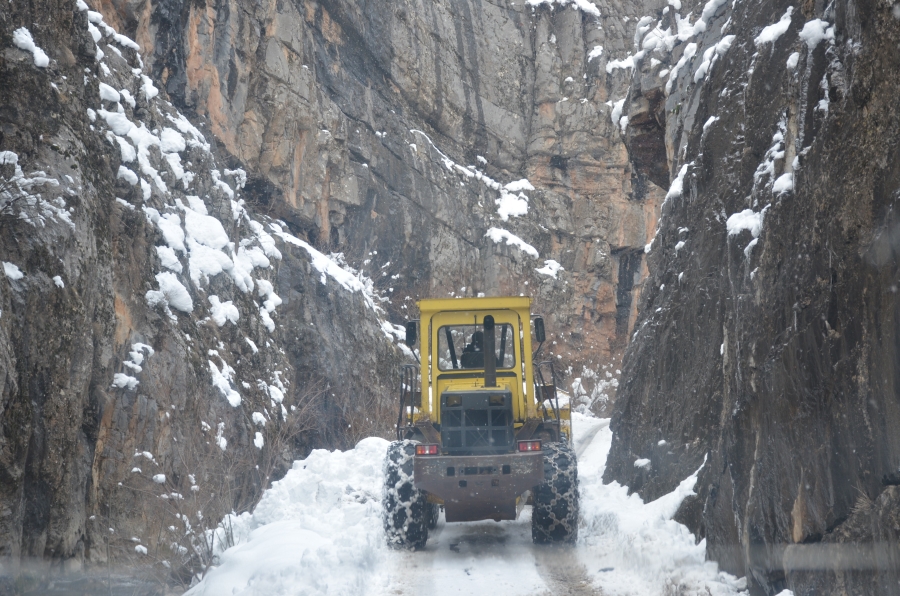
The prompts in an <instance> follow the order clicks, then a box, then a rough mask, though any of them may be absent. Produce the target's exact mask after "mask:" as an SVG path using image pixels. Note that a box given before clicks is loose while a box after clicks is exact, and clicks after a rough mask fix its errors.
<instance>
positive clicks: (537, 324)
mask: <svg viewBox="0 0 900 596" xmlns="http://www.w3.org/2000/svg"><path fill="white" fill-rule="evenodd" d="M534 339H535V340H536V341H537V342H538V343H543V342H544V340H546V339H547V336H546V334H545V333H544V318H543V317H535V318H534Z"/></svg>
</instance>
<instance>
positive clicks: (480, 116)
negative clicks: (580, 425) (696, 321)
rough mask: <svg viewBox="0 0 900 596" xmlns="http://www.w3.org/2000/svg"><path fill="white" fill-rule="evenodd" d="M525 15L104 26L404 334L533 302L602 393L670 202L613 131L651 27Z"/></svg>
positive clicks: (609, 18) (176, 14)
mask: <svg viewBox="0 0 900 596" xmlns="http://www.w3.org/2000/svg"><path fill="white" fill-rule="evenodd" d="M532 4H536V6H533V5H530V4H528V3H522V2H508V1H504V2H500V3H489V2H482V1H480V0H478V1H474V0H466V1H457V0H453V1H442V2H393V3H391V4H390V6H385V5H383V4H381V3H372V2H348V1H343V0H335V1H325V2H305V3H302V4H296V3H294V4H291V3H281V2H277V3H276V2H269V3H257V4H254V5H253V6H248V5H246V4H245V3H238V2H232V1H227V0H226V1H221V2H219V1H214V2H207V3H200V4H198V3H187V2H186V3H177V2H171V3H159V4H155V3H152V2H149V1H148V0H143V1H141V2H130V1H127V0H110V1H109V2H108V3H106V4H104V5H103V8H104V11H105V14H107V15H109V16H110V18H118V19H120V21H121V23H122V26H123V27H125V29H126V30H127V31H128V32H129V33H132V34H134V35H135V37H136V39H138V40H141V39H146V43H145V44H144V49H143V55H144V58H145V60H146V62H147V64H148V65H149V66H150V67H151V69H152V71H153V72H154V73H155V74H156V75H157V76H158V77H159V79H160V80H161V81H163V82H164V84H165V87H166V89H167V91H168V92H169V94H170V95H171V96H172V97H173V98H174V100H175V101H176V103H177V104H178V105H183V106H185V107H188V108H190V109H191V110H193V111H195V112H196V113H197V114H199V115H201V116H202V117H204V118H205V119H207V121H208V123H209V126H210V129H211V130H212V131H213V133H214V134H215V135H216V137H217V139H218V140H219V141H220V142H221V143H222V145H223V146H224V148H225V149H226V150H227V151H228V153H229V154H230V155H232V156H234V157H235V158H236V159H238V160H239V161H240V162H241V163H242V164H244V167H245V168H246V169H247V171H248V172H249V173H250V182H249V183H248V191H247V192H248V193H249V194H251V195H252V196H253V197H255V198H257V200H259V201H260V202H261V203H262V205H261V206H262V207H264V208H265V209H267V210H269V212H271V213H273V214H275V215H277V216H278V217H281V218H283V219H285V221H288V222H290V223H291V224H292V225H294V226H296V228H297V229H298V230H302V231H303V232H304V233H305V234H306V238H307V239H309V240H310V241H311V242H313V243H314V244H316V245H317V246H320V247H325V246H327V247H329V250H336V251H341V252H343V253H344V254H345V255H346V257H347V259H348V261H349V262H350V263H352V264H354V266H357V267H359V268H362V269H363V270H365V271H367V272H370V274H371V276H372V278H373V279H374V280H375V283H376V287H378V288H379V289H380V290H383V291H385V292H386V293H387V294H388V295H389V296H390V297H391V306H392V312H394V313H396V315H397V316H398V318H399V317H403V316H406V315H407V312H408V311H407V310H404V309H403V307H410V306H412V304H411V300H408V299H406V297H412V298H413V299H415V298H417V297H424V296H442V295H448V294H449V295H470V296H474V295H477V294H478V293H485V294H488V295H498V294H514V295H515V294H519V293H524V294H528V295H532V296H533V297H534V298H535V299H536V300H537V307H538V310H542V311H545V312H547V313H548V314H549V315H550V319H551V320H550V321H549V323H550V324H549V325H548V329H551V332H552V333H553V334H554V339H555V340H557V341H558V342H559V343H558V344H557V345H556V346H554V347H553V351H554V353H555V354H557V355H559V356H561V357H562V358H563V359H564V360H563V363H564V364H565V365H571V366H573V369H574V374H573V376H579V375H581V371H582V366H587V368H588V371H587V374H586V375H581V376H592V375H593V374H594V373H600V372H601V368H602V367H603V366H604V365H611V364H613V363H615V362H616V361H617V360H618V357H619V356H620V354H621V350H622V349H623V347H624V345H625V343H626V340H627V336H628V332H629V329H630V328H631V326H632V325H633V321H634V317H635V316H636V300H635V299H634V297H635V295H636V294H637V291H636V290H639V288H640V282H641V280H642V279H643V276H644V275H645V274H646V271H645V269H644V266H643V258H642V253H641V248H642V247H643V246H644V245H645V244H646V243H647V241H648V240H649V237H650V236H651V235H652V231H653V230H654V228H655V225H656V224H655V222H656V215H657V210H658V205H659V203H660V202H661V199H662V196H661V193H660V192H659V190H658V189H656V187H655V186H654V185H652V184H648V182H647V177H646V176H644V175H642V174H636V173H634V172H632V170H631V167H630V165H629V162H628V159H627V153H626V151H625V148H624V145H623V144H622V142H621V139H620V134H619V131H618V127H617V124H614V123H613V121H612V119H611V118H610V115H611V112H612V111H613V108H614V102H616V101H619V100H621V99H622V98H623V97H624V95H625V91H626V89H627V85H628V75H629V72H630V71H629V70H628V69H627V68H624V67H622V65H620V64H619V63H617V62H616V61H615V60H614V58H616V57H619V58H621V57H624V56H625V54H626V53H627V52H628V49H629V48H630V45H631V43H632V31H633V27H632V25H633V23H634V19H635V18H636V15H637V14H638V12H639V9H638V8H637V7H631V6H624V5H620V4H619V3H616V2H597V3H595V4H596V5H591V4H589V3H581V4H580V6H583V7H584V6H586V7H588V8H583V9H579V8H578V7H577V6H576V3H570V2H559V3H553V2H546V3H532ZM148 14H149V15H152V16H151V17H149V20H148V18H147V17H146V15H148ZM592 56H593V57H592ZM523 178H527V180H528V181H529V182H530V185H525V186H521V187H519V190H505V189H503V188H502V187H503V186H505V185H507V184H509V183H514V182H516V181H518V180H520V179H523ZM532 187H533V188H534V190H531V188H532ZM510 188H511V189H515V188H517V187H515V186H514V187H510ZM520 192H523V196H522V197H518V195H519V194H520ZM501 200H503V201H505V203H503V204H499V205H498V203H499V202H500V201H501ZM504 205H506V207H504ZM511 205H512V206H511ZM498 207H499V208H498ZM526 210H527V214H526ZM492 228H498V229H502V230H504V231H506V232H511V233H513V234H515V235H516V236H517V237H519V238H521V239H522V240H524V242H525V243H526V244H527V245H529V246H530V247H533V249H534V250H531V249H529V248H526V249H525V250H522V249H521V248H517V247H516V246H515V245H514V242H508V241H506V242H504V238H505V236H503V235H500V236H497V235H494V236H488V235H487V233H488V231H489V230H491V229H492ZM547 260H552V261H554V262H555V263H556V265H551V267H550V268H547V267H546V266H545V262H546V261H547ZM557 266H561V267H562V270H561V271H559V272H558V273H557V269H556V267H557ZM537 269H542V270H545V271H548V272H551V271H552V272H554V273H553V274H552V275H550V274H546V273H545V274H541V273H538V272H537V271H536V270H537ZM612 368H614V367H612V366H611V367H610V370H611V369H612ZM587 385H588V382H587V379H585V386H587ZM592 388H593V385H592ZM585 393H588V391H587V390H585ZM594 393H595V395H594V397H595V398H597V397H600V398H601V399H602V398H603V397H605V396H604V395H603V391H602V388H601V390H598V391H595V392H594ZM607 393H608V394H611V393H612V391H611V390H610V391H607Z"/></svg>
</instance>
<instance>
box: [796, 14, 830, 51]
mask: <svg viewBox="0 0 900 596" xmlns="http://www.w3.org/2000/svg"><path fill="white" fill-rule="evenodd" d="M800 39H802V40H803V41H805V42H806V47H808V48H809V49H810V50H814V49H816V46H817V45H819V44H820V43H821V42H822V40H825V39H828V40H834V27H830V26H829V23H828V22H827V21H823V20H822V19H813V20H811V21H809V22H807V23H806V24H805V25H803V29H802V30H801V31H800Z"/></svg>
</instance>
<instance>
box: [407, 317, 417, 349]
mask: <svg viewBox="0 0 900 596" xmlns="http://www.w3.org/2000/svg"><path fill="white" fill-rule="evenodd" d="M406 345H408V346H409V347H410V348H411V347H413V346H414V345H416V322H415V321H407V322H406Z"/></svg>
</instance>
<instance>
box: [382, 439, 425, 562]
mask: <svg viewBox="0 0 900 596" xmlns="http://www.w3.org/2000/svg"><path fill="white" fill-rule="evenodd" d="M417 444H418V441H411V440H408V439H407V440H403V441H394V442H393V443H391V444H390V446H388V450H387V455H386V456H385V458H384V489H383V492H382V520H383V522H384V534H385V539H386V541H387V545H388V546H389V547H391V548H395V549H407V550H417V549H420V548H422V547H424V546H425V542H426V541H427V540H428V529H429V527H433V526H432V521H431V519H432V517H433V516H434V512H433V510H434V509H436V507H437V506H436V505H434V504H432V503H429V502H428V501H427V499H426V495H425V493H424V492H423V491H421V490H419V489H417V488H416V487H415V484H414V480H413V456H414V455H415V453H416V445H417ZM435 521H436V520H435Z"/></svg>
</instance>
